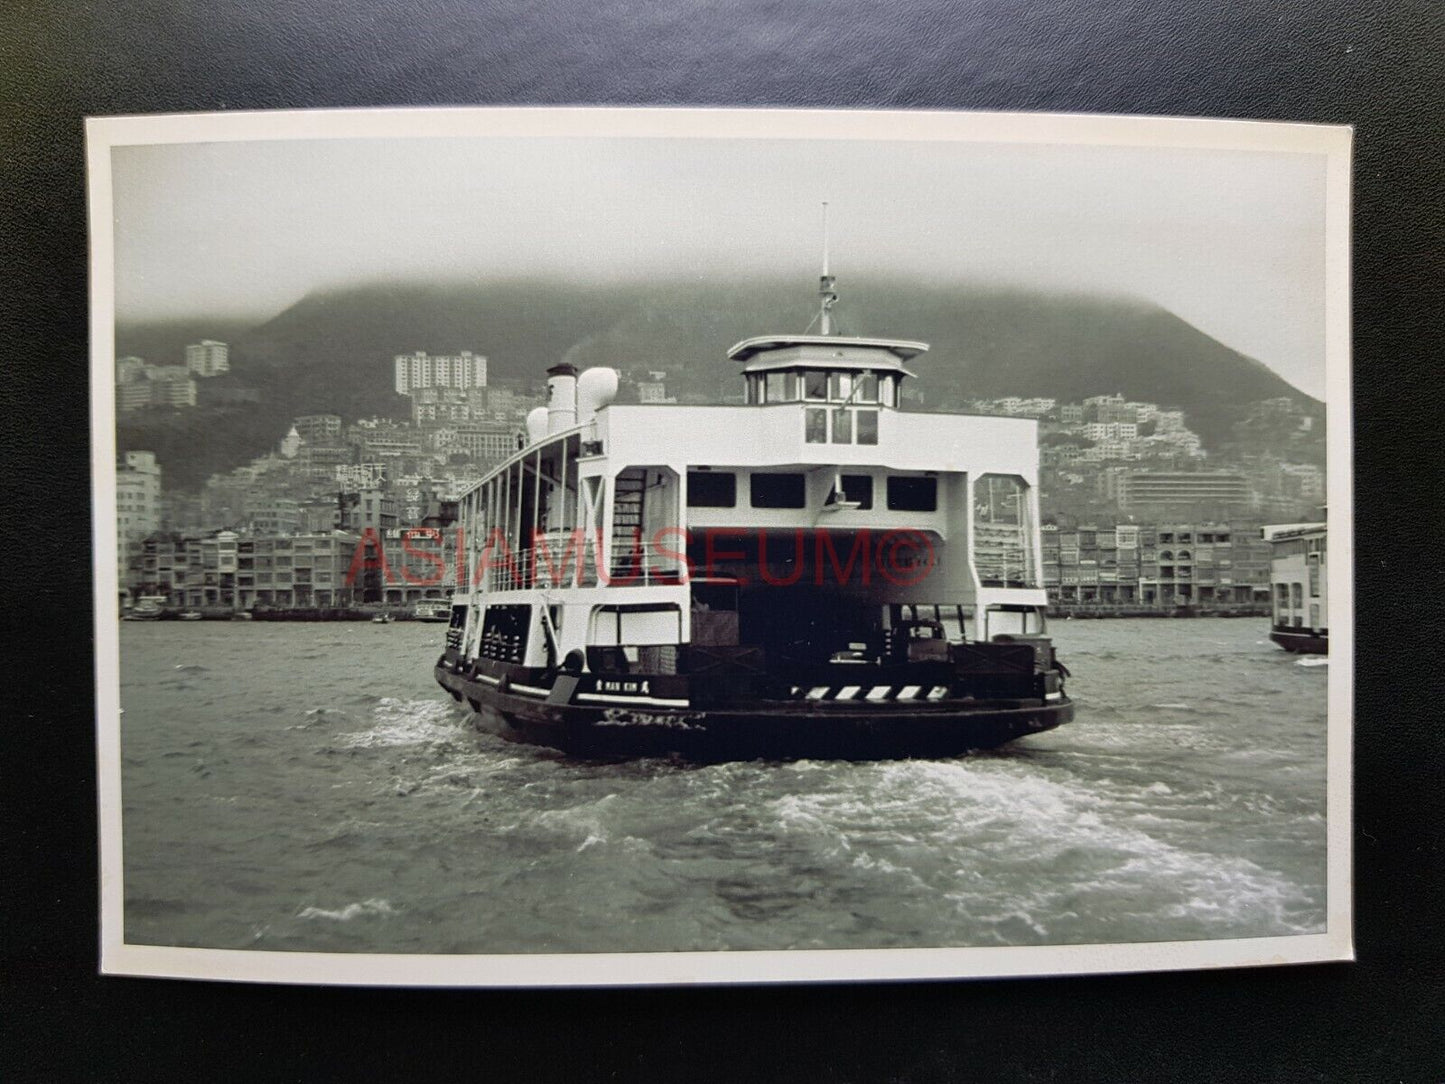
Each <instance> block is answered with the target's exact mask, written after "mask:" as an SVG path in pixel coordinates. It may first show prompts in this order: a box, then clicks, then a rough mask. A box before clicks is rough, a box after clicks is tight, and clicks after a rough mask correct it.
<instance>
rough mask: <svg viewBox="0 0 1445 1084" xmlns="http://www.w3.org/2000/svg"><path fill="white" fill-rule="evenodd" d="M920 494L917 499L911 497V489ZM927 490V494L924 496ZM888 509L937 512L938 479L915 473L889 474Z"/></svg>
mask: <svg viewBox="0 0 1445 1084" xmlns="http://www.w3.org/2000/svg"><path fill="white" fill-rule="evenodd" d="M910 490H911V491H913V492H914V493H916V494H918V498H917V499H913V498H911V497H909V491H910ZM925 492H926V494H927V496H926V497H925V496H923V494H924V493H925ZM888 511H890V512H937V511H938V479H937V478H929V477H926V476H919V475H913V474H890V475H889V476H888Z"/></svg>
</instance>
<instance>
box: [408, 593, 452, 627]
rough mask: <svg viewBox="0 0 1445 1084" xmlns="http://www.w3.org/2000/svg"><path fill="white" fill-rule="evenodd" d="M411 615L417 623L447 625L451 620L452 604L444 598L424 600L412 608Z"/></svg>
mask: <svg viewBox="0 0 1445 1084" xmlns="http://www.w3.org/2000/svg"><path fill="white" fill-rule="evenodd" d="M411 615H412V617H413V618H414V619H415V620H417V621H432V622H436V623H438V624H445V623H446V622H448V621H450V620H451V617H452V604H451V602H450V601H449V600H447V599H444V598H424V599H422V600H421V601H420V602H418V603H417V604H416V605H415V606H413V607H412V611H411Z"/></svg>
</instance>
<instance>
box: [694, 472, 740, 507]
mask: <svg viewBox="0 0 1445 1084" xmlns="http://www.w3.org/2000/svg"><path fill="white" fill-rule="evenodd" d="M703 479H707V482H704V484H703V485H702V486H701V487H699V486H698V485H697V483H698V482H699V481H702V480H703ZM723 479H726V482H724V481H722V480H723ZM709 482H711V483H715V484H716V485H717V487H718V489H717V490H716V491H715V493H716V495H714V496H712V497H711V498H710V499H707V500H702V499H700V498H702V497H705V496H708V493H707V492H706V491H707V489H708V483H709ZM724 491H725V494H726V499H724V495H723V493H724ZM687 506H688V507H689V508H736V507H737V506H738V476H737V475H736V474H734V473H733V472H732V471H710V470H703V471H698V470H690V471H688V472H687Z"/></svg>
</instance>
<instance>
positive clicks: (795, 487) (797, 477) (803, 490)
mask: <svg viewBox="0 0 1445 1084" xmlns="http://www.w3.org/2000/svg"><path fill="white" fill-rule="evenodd" d="M749 481H750V488H751V497H752V505H753V507H754V508H802V507H803V505H804V503H805V498H806V495H807V485H806V481H805V479H804V478H803V476H802V475H801V474H754V475H753V476H752V477H751V479H750V480H749Z"/></svg>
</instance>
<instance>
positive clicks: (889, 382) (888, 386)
mask: <svg viewBox="0 0 1445 1084" xmlns="http://www.w3.org/2000/svg"><path fill="white" fill-rule="evenodd" d="M878 390H879V399H878V401H879V402H880V403H882V404H883V405H884V406H897V405H898V378H897V377H896V376H885V377H883V378H882V380H880V381H879V385H878Z"/></svg>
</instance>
